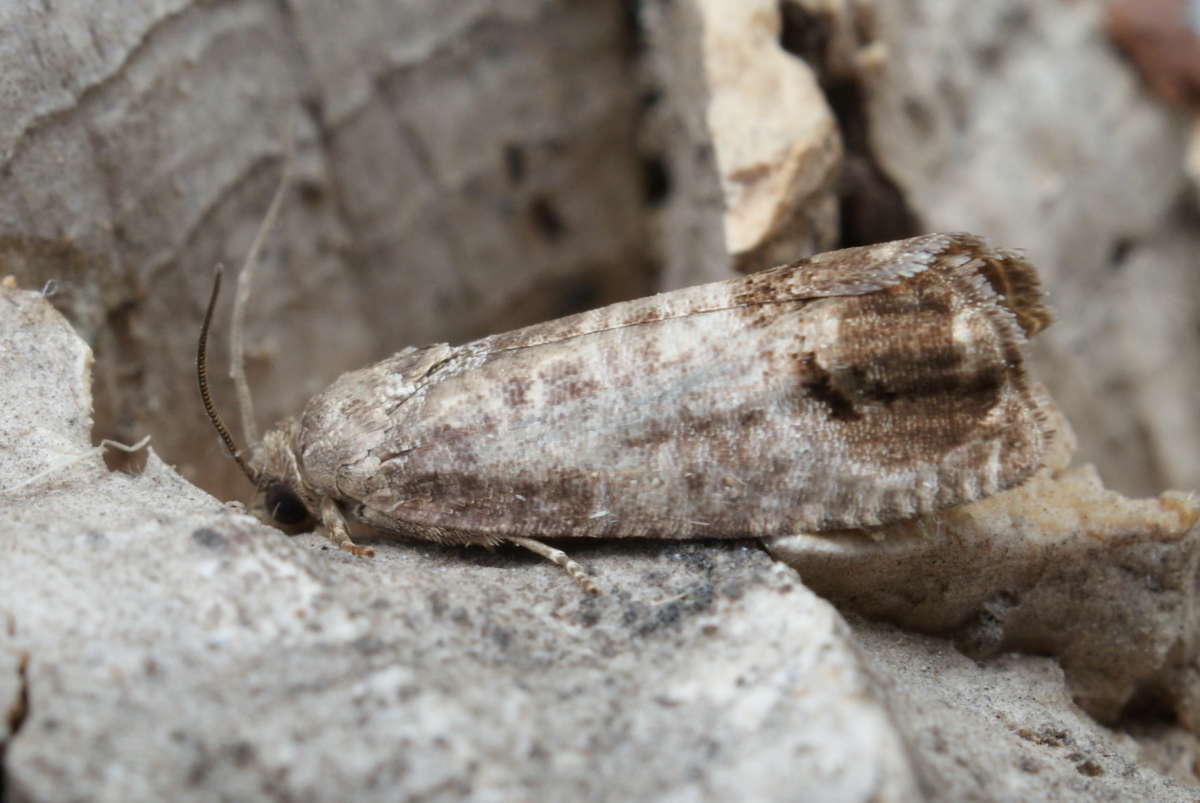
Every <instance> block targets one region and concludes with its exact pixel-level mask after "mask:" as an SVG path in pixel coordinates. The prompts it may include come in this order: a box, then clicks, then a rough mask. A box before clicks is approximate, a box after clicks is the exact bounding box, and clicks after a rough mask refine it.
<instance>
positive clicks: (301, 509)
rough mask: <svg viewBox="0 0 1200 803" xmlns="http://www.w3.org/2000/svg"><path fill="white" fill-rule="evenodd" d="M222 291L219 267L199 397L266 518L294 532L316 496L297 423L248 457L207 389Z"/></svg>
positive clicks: (200, 359)
mask: <svg viewBox="0 0 1200 803" xmlns="http://www.w3.org/2000/svg"><path fill="white" fill-rule="evenodd" d="M220 291H221V268H220V267H218V268H217V272H216V276H215V277H214V279H213V289H212V295H211V296H210V298H209V301H208V309H207V310H206V311H205V313H204V323H203V325H202V326H201V327H200V342H199V345H198V346H197V349H196V381H197V383H198V384H199V386H200V399H201V401H202V402H203V403H204V411H205V412H206V413H207V414H208V420H209V421H210V422H211V423H212V425H213V428H214V429H215V430H216V431H217V434H218V435H220V436H221V440H222V441H223V442H224V444H225V448H226V449H228V450H229V454H230V456H231V457H232V458H233V460H234V462H235V463H237V465H238V467H239V468H240V469H241V470H242V473H244V474H245V475H246V477H247V478H248V479H249V480H250V482H252V483H253V484H254V486H255V487H256V488H257V489H258V490H259V491H261V493H262V508H263V513H264V514H265V516H266V518H267V519H268V520H269V521H270V523H272V524H276V525H278V526H280V527H282V528H284V529H291V530H293V531H295V530H299V529H301V528H303V527H304V526H305V525H308V524H311V523H312V522H313V520H314V518H315V517H314V515H313V513H314V512H315V511H316V498H315V497H314V496H312V494H309V493H307V492H306V490H305V484H304V481H303V477H302V476H301V473H300V466H299V463H298V461H297V460H296V455H295V452H294V451H293V449H292V447H291V444H292V443H294V442H295V440H294V435H295V430H296V425H295V422H294V421H291V420H289V421H286V422H284V424H283V425H282V426H281V427H279V428H277V429H274V430H271V431H270V432H268V433H267V434H266V435H265V436H263V439H262V441H261V442H260V443H259V445H258V447H257V448H256V449H255V450H254V456H253V457H252V458H251V459H250V460H247V459H246V458H245V457H244V456H243V454H242V450H241V449H239V448H238V446H237V444H236V443H235V442H234V440H233V435H231V434H230V432H229V429H228V427H226V426H225V422H224V421H222V420H221V416H220V415H219V414H218V413H217V409H216V405H214V404H213V400H212V395H211V393H210V392H209V388H208V329H209V326H210V324H211V323H212V316H213V309H215V308H216V305H217V296H218V295H219V293H220Z"/></svg>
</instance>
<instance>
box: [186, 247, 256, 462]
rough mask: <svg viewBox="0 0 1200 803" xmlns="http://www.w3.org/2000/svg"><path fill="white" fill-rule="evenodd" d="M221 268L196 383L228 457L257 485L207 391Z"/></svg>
mask: <svg viewBox="0 0 1200 803" xmlns="http://www.w3.org/2000/svg"><path fill="white" fill-rule="evenodd" d="M221 272H222V270H221V266H220V265H217V270H216V275H215V276H213V289H212V296H211V297H209V299H208V309H207V310H205V312H204V323H203V324H202V325H201V327H200V343H199V345H197V346H196V382H197V383H198V384H199V385H200V399H201V401H203V402H204V412H206V413H208V420H209V421H211V422H212V425H213V428H214V429H216V430H217V434H218V435H220V436H221V440H223V441H224V442H225V448H226V449H228V450H229V454H230V456H232V457H233V459H234V462H236V463H237V464H238V467H239V468H241V470H242V473H244V474H245V475H246V476H247V477H248V478H249V479H250V482H252V483H254V484H255V485H256V486H257V485H258V475H257V474H255V472H254V471H253V470H252V469H251V468H250V465H249V464H248V463H247V462H246V460H245V458H243V457H242V453H241V451H240V450H239V449H238V448H237V444H235V443H234V442H233V436H232V435H230V434H229V430H228V429H227V428H226V427H225V422H224V421H222V420H221V416H219V415H217V408H216V407H215V406H214V405H213V400H212V394H211V393H209V391H208V327H209V325H210V324H211V323H212V316H213V310H214V309H216V307H217V296H218V295H219V294H220V292H221Z"/></svg>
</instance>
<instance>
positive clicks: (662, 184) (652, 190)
mask: <svg viewBox="0 0 1200 803" xmlns="http://www.w3.org/2000/svg"><path fill="white" fill-rule="evenodd" d="M670 194H671V172H670V170H669V169H668V167H667V161H666V159H665V158H663V156H662V155H661V154H654V155H651V156H645V157H643V158H642V199H643V200H644V201H645V202H646V206H648V207H650V208H651V209H656V208H658V207H660V206H662V205H663V202H665V201H666V200H667V198H668V197H669V196H670Z"/></svg>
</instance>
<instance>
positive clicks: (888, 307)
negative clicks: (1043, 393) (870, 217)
mask: <svg viewBox="0 0 1200 803" xmlns="http://www.w3.org/2000/svg"><path fill="white" fill-rule="evenodd" d="M1047 320H1048V318H1047V317H1046V314H1045V310H1044V308H1043V307H1042V306H1041V303H1040V289H1039V287H1038V285H1037V280H1036V276H1035V275H1034V274H1033V271H1032V268H1030V266H1028V264H1027V263H1025V262H1024V261H1023V260H1021V259H1019V258H1018V257H1016V256H1014V255H1012V254H1008V253H1005V252H998V251H993V250H991V249H989V248H988V247H987V246H986V245H985V244H984V243H982V242H981V241H979V240H978V239H977V238H974V237H970V236H968V235H931V236H928V237H924V238H915V239H913V240H907V241H900V242H897V243H888V244H885V245H882V246H871V247H867V248H862V249H850V250H847V251H841V252H835V254H834V255H832V256H831V255H821V256H817V257H814V258H812V259H810V260H804V261H801V262H799V263H795V264H793V265H789V266H783V267H780V268H775V269H772V270H769V271H764V272H762V273H759V274H753V275H750V276H746V277H742V278H739V279H734V280H730V281H726V282H718V283H715V284H711V285H704V286H701V287H695V288H689V289H687V290H682V291H677V292H674V293H667V294H662V295H659V296H655V297H651V298H647V299H639V300H636V301H631V302H626V303H623V304H616V305H613V306H610V307H606V308H604V309H601V310H595V311H592V312H587V313H582V314H580V315H575V316H571V317H569V318H564V319H562V320H559V321H553V322H550V323H546V324H539V325H537V326H533V327H529V328H526V329H522V330H517V331H515V332H510V333H505V334H501V335H496V336H493V337H489V338H485V339H483V340H480V341H476V342H474V343H471V344H467V345H465V346H462V347H459V348H457V349H446V350H445V352H444V354H443V353H441V352H439V353H438V359H437V360H426V362H427V363H432V364H429V365H426V366H425V368H424V369H423V370H424V371H425V372H424V373H423V374H421V375H419V376H414V375H413V374H412V373H411V372H409V373H406V374H405V375H403V376H400V375H395V376H391V377H389V376H387V375H380V376H377V377H375V378H374V379H373V380H372V381H373V382H374V386H375V390H374V391H372V392H378V390H379V387H380V385H381V384H384V385H386V384H387V383H388V382H394V383H395V384H396V385H397V386H398V387H403V388H404V392H403V393H401V394H398V395H395V398H396V401H395V403H394V404H392V405H390V406H389V409H388V410H387V411H386V412H378V411H375V412H374V414H373V415H372V416H371V418H372V420H373V421H374V422H375V423H373V424H372V427H373V428H374V431H373V433H372V437H370V438H367V439H364V440H360V442H362V443H366V444H368V448H366V449H365V451H364V453H363V454H359V455H354V456H349V455H348V456H347V457H346V458H344V459H341V460H340V461H339V462H338V466H339V468H338V471H337V476H336V485H337V488H338V490H339V492H340V493H341V494H342V495H343V498H345V499H348V500H355V501H356V502H360V503H361V505H360V506H359V507H358V508H357V511H356V512H357V515H358V516H359V517H360V518H362V519H363V520H365V521H367V522H368V523H372V524H375V525H376V526H381V527H385V528H387V529H393V530H399V531H401V532H404V531H408V532H411V533H413V534H419V535H421V536H423V537H427V538H428V537H437V538H442V539H444V540H454V541H480V540H491V539H493V538H495V537H501V538H502V537H505V536H529V537H553V536H597V537H601V536H602V537H648V538H691V537H739V536H748V535H758V536H766V535H778V534H784V533H790V532H797V531H815V530H827V529H840V528H848V527H858V526H864V525H873V524H878V523H882V522H886V521H890V520H894V519H899V518H906V517H910V516H913V515H916V514H920V513H924V512H928V511H932V510H936V509H940V508H944V507H949V506H953V505H957V504H961V503H964V502H968V501H971V500H973V499H977V498H979V497H981V496H985V495H988V494H991V493H995V492H997V491H999V490H1002V489H1004V488H1008V487H1011V486H1013V485H1016V484H1018V483H1020V482H1022V481H1024V480H1025V479H1026V478H1027V477H1028V476H1029V475H1030V474H1031V473H1033V471H1035V470H1036V469H1037V467H1038V466H1039V465H1040V461H1041V457H1042V453H1043V451H1044V449H1045V445H1046V440H1047V437H1048V434H1049V433H1048V432H1047V431H1046V419H1045V416H1044V415H1043V413H1042V410H1041V407H1040V403H1039V400H1038V399H1037V398H1036V397H1035V396H1034V394H1033V393H1032V392H1031V390H1030V388H1029V386H1028V383H1027V379H1026V376H1025V370H1024V362H1023V355H1022V352H1021V347H1022V345H1023V343H1024V339H1025V335H1024V332H1029V333H1033V332H1035V331H1037V330H1038V329H1040V328H1041V326H1043V325H1044V324H1045V323H1046V321H1047ZM1023 330H1024V331H1023ZM376 368H378V367H376ZM368 370H375V369H368ZM397 370H399V369H397ZM406 370H407V369H406ZM358 381H359V383H360V384H362V379H361V377H360V378H359V380H358ZM341 403H353V400H350V401H346V400H343V401H342V402H341ZM318 406H319V405H318Z"/></svg>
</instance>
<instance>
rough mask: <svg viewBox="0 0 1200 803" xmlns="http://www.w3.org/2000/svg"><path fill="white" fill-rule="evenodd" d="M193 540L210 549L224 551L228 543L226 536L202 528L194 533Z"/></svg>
mask: <svg viewBox="0 0 1200 803" xmlns="http://www.w3.org/2000/svg"><path fill="white" fill-rule="evenodd" d="M192 540H193V541H195V542H196V543H197V544H199V545H200V546H202V547H206V548H208V549H224V548H225V545H226V544H227V541H226V539H225V536H223V535H221V534H220V533H219V532H217V531H216V530H210V529H209V528H208V527H201V528H200V529H199V530H196V531H194V532H193V533H192Z"/></svg>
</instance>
